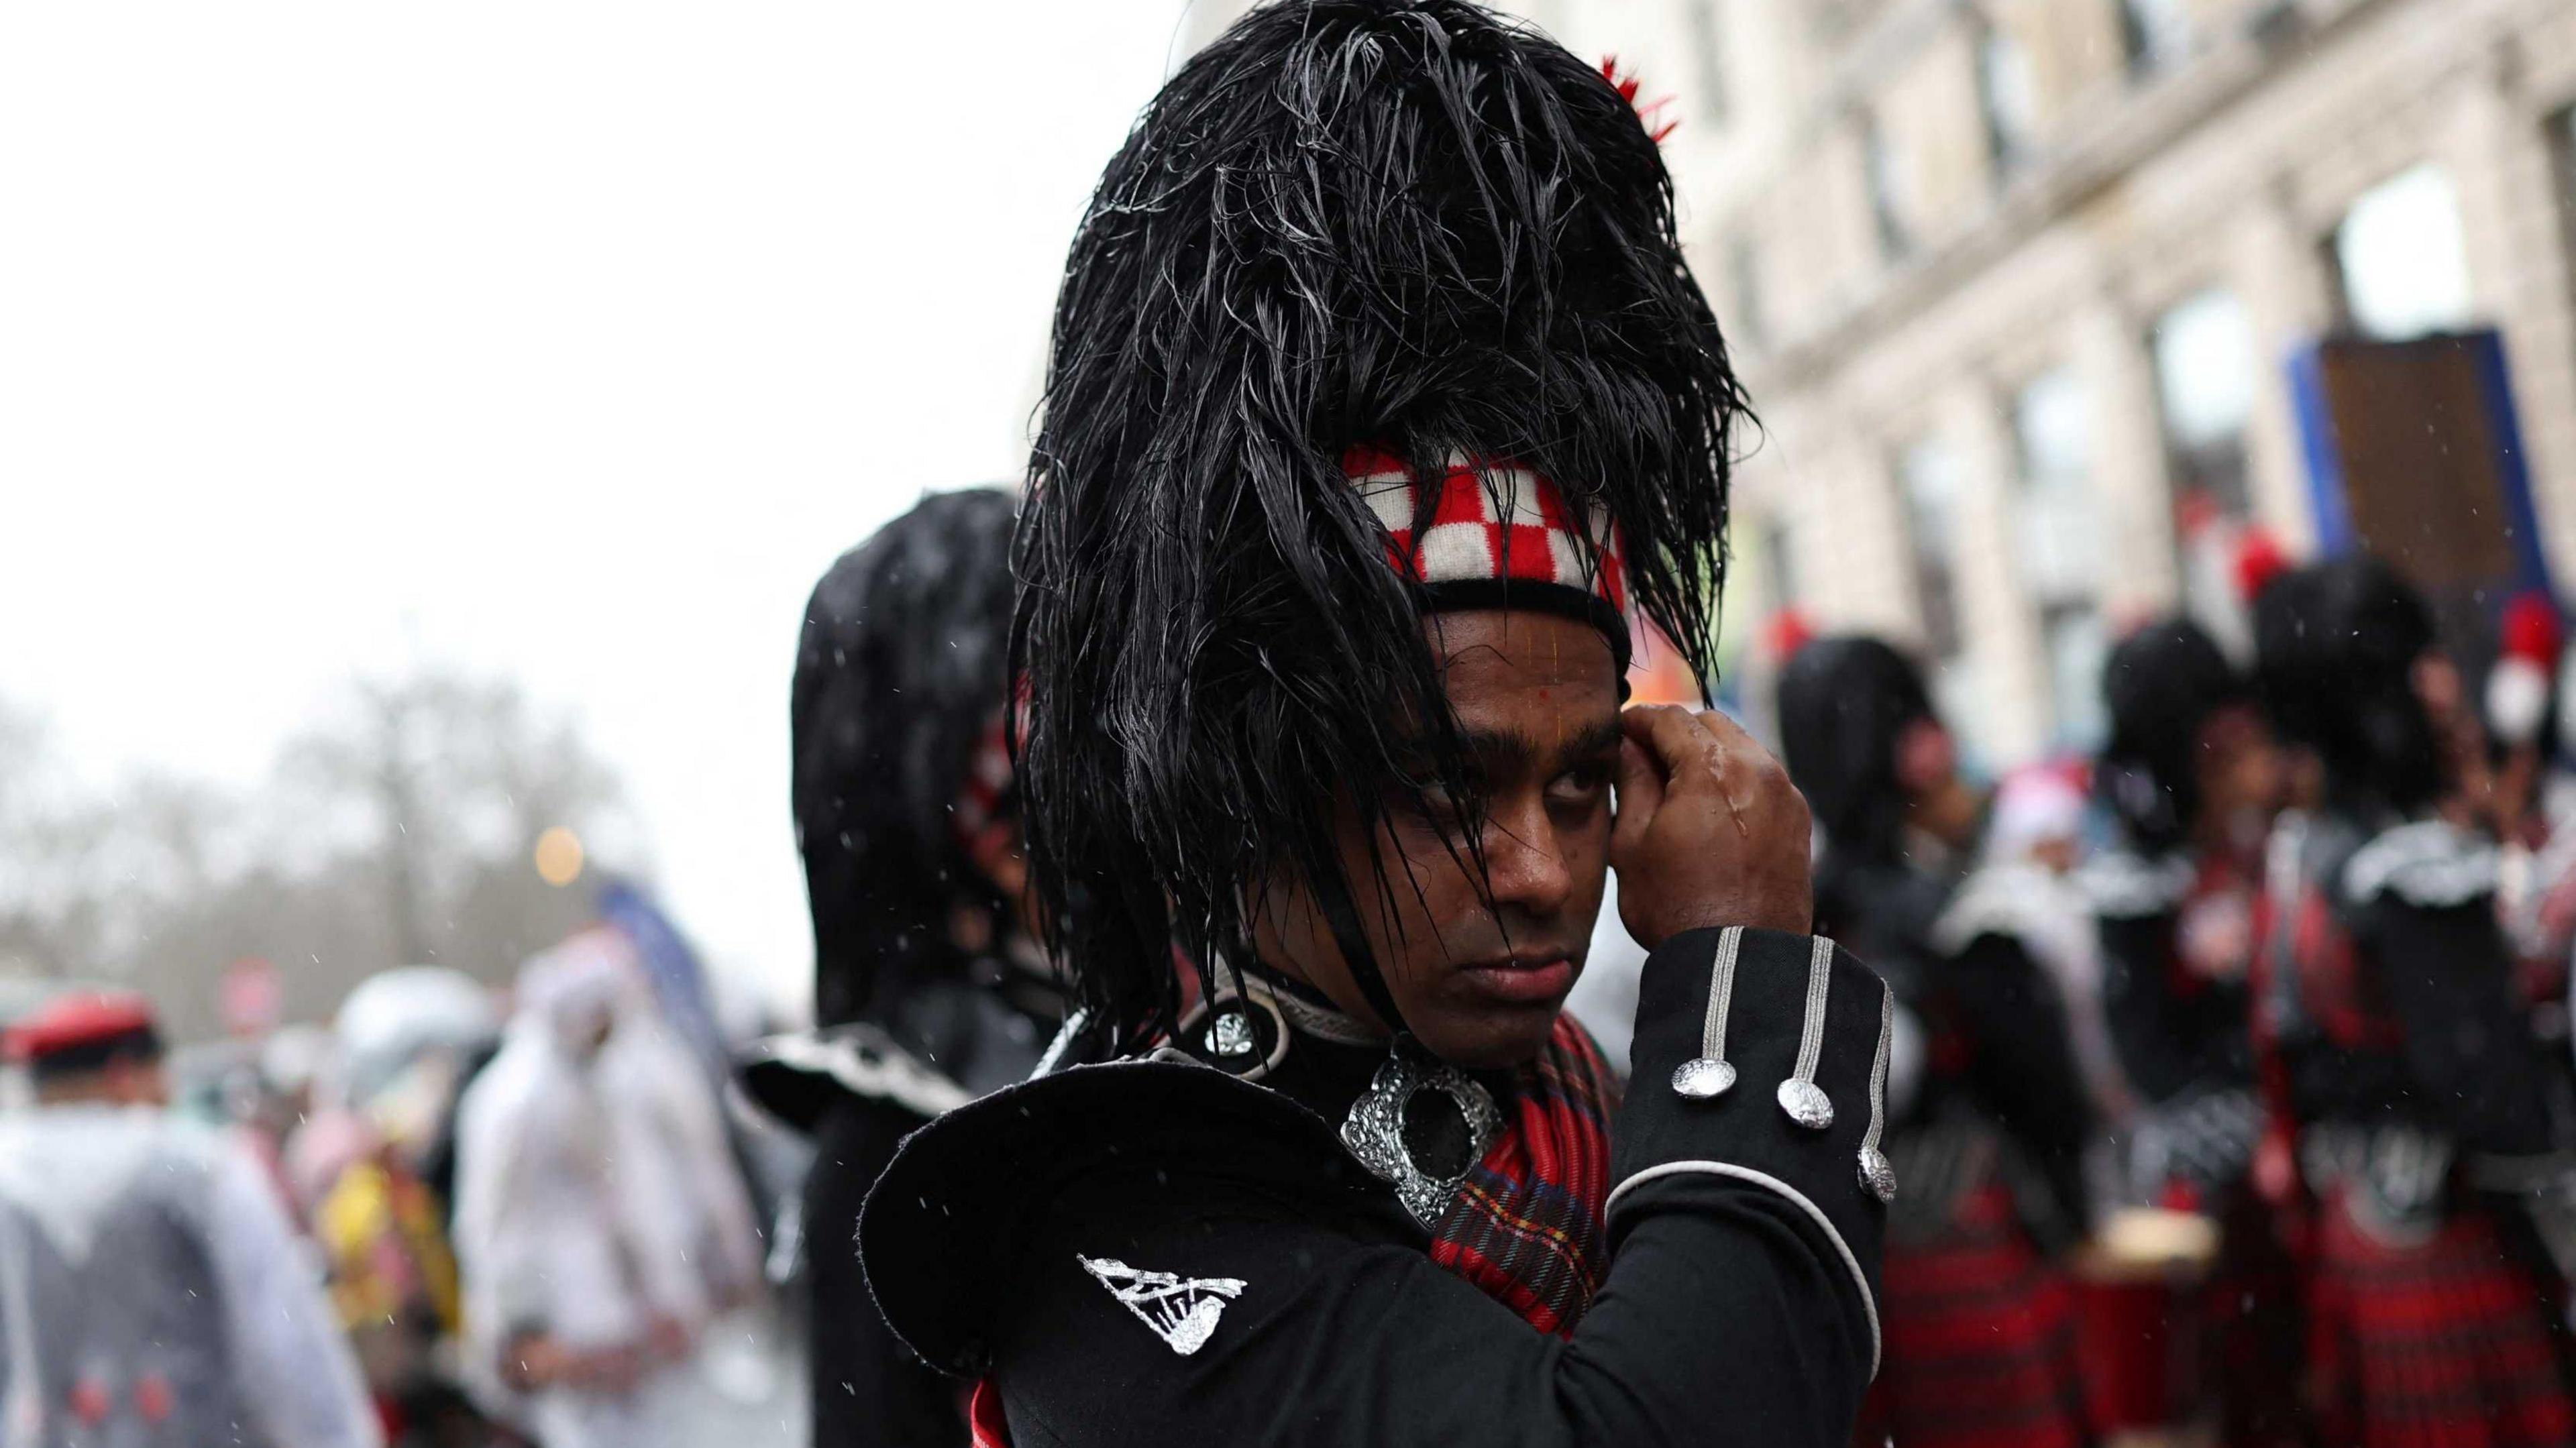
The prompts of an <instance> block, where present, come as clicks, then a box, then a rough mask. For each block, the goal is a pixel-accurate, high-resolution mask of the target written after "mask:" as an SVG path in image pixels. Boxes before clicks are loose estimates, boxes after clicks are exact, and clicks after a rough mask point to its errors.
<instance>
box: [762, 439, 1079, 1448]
mask: <svg viewBox="0 0 2576 1448" xmlns="http://www.w3.org/2000/svg"><path fill="white" fill-rule="evenodd" d="M1011 519H1012V499H1011V495H1010V494H1008V493H1006V492H1003V491H1002V490H1000V489H995V488H976V489H969V490H965V491H961V492H953V493H937V494H933V495H931V496H929V497H926V498H924V499H923V500H922V501H921V502H920V503H919V504H918V505H916V506H915V507H914V508H913V509H912V511H910V512H908V513H906V514H904V515H903V516H902V517H900V518H897V519H895V520H894V521H893V522H891V523H888V524H887V525H886V526H885V527H884V528H883V529H881V530H879V531H878V533H877V534H876V536H875V537H873V538H871V539H869V540H868V541H867V542H866V543H864V544H861V545H860V546H859V547H857V548H854V549H852V550H851V551H850V552H848V553H846V554H844V555H842V557H841V559H840V561H839V562H837V563H835V564H833V565H832V569H831V571H830V572H829V573H827V574H825V575H824V577H823V580H822V582H821V583H819V584H817V585H816V586H815V589H814V595H813V598H812V601H811V602H810V603H808V604H807V606H806V611H805V630H804V638H803V640H802V642H801V644H800V646H799V647H798V649H797V655H796V679H795V685H794V693H793V707H792V717H791V723H792V725H793V730H794V750H795V782H794V783H795V787H794V801H795V811H796V838H797V843H798V846H799V848H800V849H801V850H802V851H803V853H804V857H805V880H806V886H807V891H808V894H809V896H810V898H811V904H812V907H813V915H814V972H815V983H814V994H815V1015H816V1019H817V1021H818V1022H819V1023H820V1024H821V1026H822V1028H823V1029H822V1030H821V1031H820V1032H818V1033H817V1034H815V1035H813V1036H810V1037H791V1038H788V1039H784V1040H780V1041H774V1042H771V1043H769V1045H768V1046H767V1047H766V1048H765V1050H764V1053H763V1054H762V1055H761V1056H760V1057H759V1058H758V1059H757V1060H755V1061H754V1062H753V1063H752V1064H751V1065H750V1066H749V1067H748V1068H747V1073H746V1079H747V1081H748V1084H749V1085H750V1087H751V1089H752V1091H753V1093H754V1094H755V1095H756V1096H758V1097H759V1098H760V1099H761V1100H762V1101H763V1102H764V1103H766V1104H767V1105H769V1106H770V1107H771V1109H772V1110H773V1111H775V1112H777V1113H778V1114H779V1115H780V1116H782V1117H783V1118H785V1119H786V1120H788V1121H789V1122H790V1123H791V1124H793V1125H796V1126H798V1127H800V1128H803V1129H805V1130H807V1131H808V1132H810V1133H811V1134H812V1136H813V1140H814V1145H815V1150H816V1159H815V1163H814V1167H813V1171H812V1174H811V1175H810V1176H809V1177H808V1178H807V1184H806V1194H805V1201H804V1219H803V1222H804V1232H803V1237H804V1241H805V1243H806V1259H807V1266H808V1271H809V1273H810V1280H811V1283H812V1288H813V1302H814V1311H813V1319H812V1326H813V1339H812V1344H811V1349H812V1351H811V1360H810V1368H811V1371H812V1387H813V1393H812V1398H813V1411H814V1441H815V1443H816V1444H818V1445H820V1448H849V1445H854V1444H863V1443H901V1444H914V1443H939V1442H962V1441H963V1440H964V1437H965V1428H964V1424H963V1419H962V1418H961V1417H960V1415H959V1411H958V1396H957V1394H956V1392H955V1391H954V1390H952V1389H950V1388H949V1387H947V1386H946V1385H944V1384H943V1383H942V1382H941V1381H940V1379H939V1378H938V1376H937V1375H936V1374H934V1373H932V1372H931V1371H930V1370H929V1369H927V1368H925V1367H923V1366H921V1364H920V1363H919V1362H918V1361H917V1360H915V1359H913V1358H912V1357H911V1356H910V1355H909V1354H907V1353H905V1352H904V1351H903V1349H902V1348H901V1347H900V1346H899V1345H898V1344H897V1343H896V1342H895V1340H894V1338H893V1337H892V1336H891V1335H889V1334H888V1333H887V1332H886V1329H885V1325H884V1323H883V1322H882V1321H881V1320H880V1319H879V1318H878V1316H877V1313H876V1308H875V1306H874V1304H873V1303H872V1302H871V1301H870V1299H869V1297H868V1292H867V1284H866V1282H865V1281H864V1280H863V1279H862V1277H861V1276H860V1273H859V1262H858V1250H857V1240H858V1235H857V1234H858V1220H859V1203H860V1202H861V1200H863V1199H864V1198H865V1197H866V1195H867V1191H868V1188H869V1187H870V1186H871V1185H873V1184H874V1183H875V1181H876V1179H877V1174H878V1172H879V1171H880V1170H882V1169H883V1168H884V1166H885V1163H886V1161H887V1160H888V1158H890V1157H892V1156H893V1154H894V1148H895V1143H896V1142H898V1141H900V1140H902V1138H903V1136H904V1135H905V1134H906V1133H907V1132H910V1131H911V1130H913V1129H914V1128H916V1127H918V1126H920V1125H921V1124H922V1123H923V1122H924V1121H927V1120H929V1119H930V1118H931V1117H932V1116H934V1115H936V1114H937V1113H939V1112H940V1111H943V1110H945V1109H947V1108H948V1107H950V1106H954V1105H956V1104H958V1103H960V1102H963V1101H966V1100H969V1099H972V1098H973V1097H975V1096H978V1095H981V1094H983V1093H985V1092H987V1091H991V1090H993V1089H994V1088H996V1087H999V1086H1003V1085H1007V1084H1009V1083H1011V1082H1014V1081H1017V1080H1019V1079H1021V1078H1022V1077H1024V1076H1026V1075H1027V1074H1028V1073H1029V1069H1030V1068H1031V1067H1032V1066H1034V1065H1035V1064H1036V1063H1037V1059H1038V1055H1039V1052H1040V1051H1041V1050H1042V1049H1043V1048H1044V1046H1045V1044H1046V1042H1047V1040H1048V1039H1049V1038H1050V1037H1052V1036H1053V1035H1054V1034H1055V1031H1056V1029H1057V1027H1058V1026H1059V1025H1060V1024H1061V1022H1062V1018H1063V1015H1064V1004H1063V995H1062V992H1061V990H1060V989H1059V987H1058V986H1057V985H1056V982H1055V980H1054V978H1053V976H1052V975H1051V974H1050V973H1049V971H1048V970H1047V967H1046V963H1045V957H1044V955H1043V953H1042V952H1041V951H1040V950H1039V949H1038V947H1037V945H1036V944H1035V942H1034V940H1033V939H1032V937H1031V933H1030V931H1029V929H1028V926H1027V921H1026V916H1025V915H1024V913H1023V905H1022V901H1023V898H1024V896H1025V894H1026V890H1025V880H1026V878H1027V867H1026V866H1025V865H1024V864H1023V863H1022V860H1021V855H1020V837H1019V822H1018V818H1017V802H1016V796H1015V792H1014V790H1013V788H1012V781H1011V761H1010V753H1009V749H1008V742H1007V737H1006V735H1005V732H1004V728H1005V719H1004V707H1005V699H1006V696H1007V693H1008V690H1007V688H1006V684H1007V681H1008V673H1007V665H1006V663H1005V661H1004V655H1005V651H1006V648H1007V644H1008V639H1009V633H1010V620H1011V566H1010V546H1011Z"/></svg>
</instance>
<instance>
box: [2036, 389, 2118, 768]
mask: <svg viewBox="0 0 2576 1448" xmlns="http://www.w3.org/2000/svg"><path fill="white" fill-rule="evenodd" d="M2092 429H2093V420H2092V416H2091V409H2090V406H2089V405H2088V403H2087V400H2086V398H2085V395H2084V385H2083V383H2082V381H2081V380H2080V379H2079V378H2078V377H2077V376H2076V375H2075V373H2074V372H2073V371H2072V370H2071V369H2068V368H2063V367H2061V368H2058V369H2056V370H2054V371H2050V372H2046V373H2043V374H2041V375H2040V376H2038V377H2035V378H2033V379H2031V381H2030V383H2029V384H2028V385H2026V386H2024V387H2023V388H2022V389H2021V391H2020V392H2019V393H2017V394H2015V396H2014V398H2013V438H2014V441H2015V443H2016V444H2017V449H2016V450H2017V452H2018V455H2019V461H2020V465H2021V486H2020V489H2019V492H2018V496H2017V497H2016V499H2015V505H2016V506H2015V509H2014V512H2015V520H2014V521H2015V529H2014V538H2013V546H2014V549H2015V552H2016V555H2017V560H2016V561H2017V562H2018V564H2019V573H2020V577H2021V582H2022V586H2023V588H2024V589H2026V590H2027V591H2028V593H2029V595H2030V597H2031V599H2032V601H2033V602H2034V603H2036V604H2037V605H2038V608H2039V622H2040V632H2041V642H2042V647H2043V650H2044V652H2045V655H2046V657H2045V659H2044V660H2043V662H2044V664H2045V665H2046V670H2047V678H2048V695H2049V702H2050V709H2051V714H2052V716H2053V719H2054V723H2055V729H2054V733H2055V737H2056V742H2057V743H2058V744H2059V745H2061V746H2063V747H2068V748H2079V749H2080V748H2089V747H2091V746H2092V745H2094V744H2095V743H2098V742H2099V740H2100V739H2101V736H2102V730H2103V726H2104V721H2103V718H2102V700H2101V682H2102V659H2103V656H2104V650H2105V647H2106V641H2105V638H2104V634H2103V628H2102V621H2101V610H2100V607H2099V599H2098V594H2097V592H2096V580H2097V579H2098V578H2099V577H2100V572H2101V565H2102V558H2101V546H2100V542H2099V534H2098V529H2097V526H2096V523H2095V520H2094V515H2093V477H2092V474H2093V431H2092Z"/></svg>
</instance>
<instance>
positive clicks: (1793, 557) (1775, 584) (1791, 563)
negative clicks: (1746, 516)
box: [1753, 518, 1805, 613]
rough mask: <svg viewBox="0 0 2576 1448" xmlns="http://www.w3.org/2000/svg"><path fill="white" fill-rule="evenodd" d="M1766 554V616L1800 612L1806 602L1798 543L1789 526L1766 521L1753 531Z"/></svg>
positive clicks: (1778, 522)
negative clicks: (1802, 585) (1800, 584)
mask: <svg viewBox="0 0 2576 1448" xmlns="http://www.w3.org/2000/svg"><path fill="white" fill-rule="evenodd" d="M1753 535H1754V537H1755V538H1756V539H1758V540H1759V544H1758V546H1759V547H1760V549H1761V552H1762V576H1763V580H1764V581H1765V582H1767V583H1768V584H1769V585H1770V588H1769V590H1768V592H1769V597H1768V598H1766V599H1765V600H1764V602H1765V603H1766V604H1767V605H1768V606H1767V607H1766V608H1765V609H1764V610H1763V611H1764V612H1765V613H1777V612H1778V611H1780V610H1781V609H1784V608H1796V607H1797V606H1798V605H1799V604H1800V603H1801V602H1802V601H1803V600H1804V598H1805V594H1804V592H1803V591H1802V590H1801V589H1800V588H1799V586H1798V583H1799V579H1798V540H1797V534H1796V533H1795V531H1794V530H1792V529H1791V528H1790V526H1789V524H1788V523H1787V522H1786V521H1785V520H1783V519H1779V518H1765V519H1763V520H1762V522H1761V523H1760V524H1759V525H1758V526H1756V527H1755V528H1754V530H1753Z"/></svg>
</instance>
